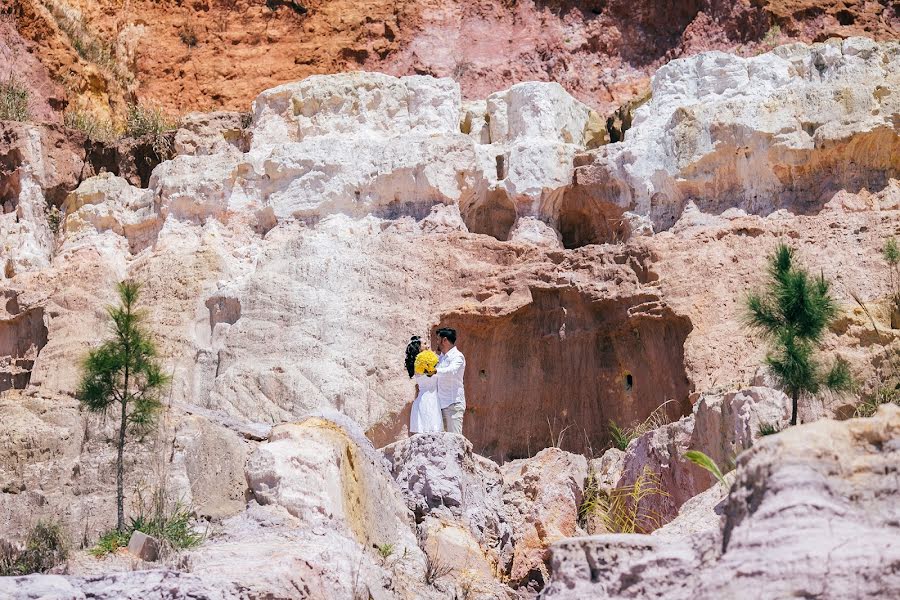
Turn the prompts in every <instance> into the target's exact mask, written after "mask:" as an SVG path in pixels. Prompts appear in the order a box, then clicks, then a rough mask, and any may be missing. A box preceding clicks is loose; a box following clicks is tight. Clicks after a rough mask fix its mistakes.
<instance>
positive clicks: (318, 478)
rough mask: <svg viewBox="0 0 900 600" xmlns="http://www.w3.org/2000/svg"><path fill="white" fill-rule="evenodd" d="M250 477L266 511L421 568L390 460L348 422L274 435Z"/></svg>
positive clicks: (288, 428) (252, 461)
mask: <svg viewBox="0 0 900 600" xmlns="http://www.w3.org/2000/svg"><path fill="white" fill-rule="evenodd" d="M335 421H337V422H335ZM338 423H340V424H338ZM245 473H246V477H247V483H248V484H249V486H250V491H251V492H252V494H253V498H254V499H255V500H256V501H257V502H258V503H259V504H261V505H276V506H280V507H282V508H284V509H285V510H287V512H288V513H290V514H291V515H292V516H293V517H295V518H297V519H298V520H299V521H300V522H302V523H305V524H307V526H310V527H312V526H315V525H320V526H322V525H327V526H330V527H337V528H338V530H340V531H341V532H343V533H344V534H346V535H349V536H350V537H351V538H353V539H355V540H356V541H357V543H359V544H360V545H362V546H363V547H364V548H371V547H373V546H377V545H382V544H388V543H390V544H393V545H394V546H395V548H396V551H397V552H399V553H402V554H409V555H411V556H413V557H417V558H418V559H419V560H421V551H420V550H419V547H418V544H417V541H416V536H415V534H414V533H413V519H412V513H411V512H410V511H409V510H408V509H407V507H406V503H405V501H404V499H403V496H402V495H401V493H400V489H399V488H398V487H397V484H396V483H395V482H394V480H393V478H392V477H391V474H390V472H389V471H388V470H387V466H386V464H385V462H384V458H383V457H382V456H381V455H380V454H378V453H377V451H375V449H374V448H373V447H372V445H371V443H370V442H369V441H368V440H367V439H366V438H365V437H364V436H363V435H362V433H361V432H360V431H358V426H356V425H355V424H354V423H353V422H352V421H350V420H349V419H347V418H346V417H343V416H342V415H337V414H335V415H330V417H329V418H327V419H326V418H322V417H310V418H308V419H306V420H304V421H303V422H301V423H299V424H292V423H291V424H283V425H279V426H277V427H275V428H274V429H273V430H272V434H271V435H270V436H269V441H268V442H267V443H265V444H263V445H261V446H259V447H258V448H257V449H256V451H255V452H254V453H253V454H251V455H250V457H249V458H248V459H247V465H246V467H245Z"/></svg>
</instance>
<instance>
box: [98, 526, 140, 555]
mask: <svg viewBox="0 0 900 600" xmlns="http://www.w3.org/2000/svg"><path fill="white" fill-rule="evenodd" d="M133 532H134V529H131V530H126V531H116V530H115V529H113V530H110V531H107V532H106V533H104V534H103V535H101V536H100V539H99V540H98V541H97V545H96V546H94V547H93V548H91V550H90V552H91V554H93V555H94V556H96V557H97V558H102V557H104V556H106V555H107V554H112V553H114V552H115V551H116V550H118V549H119V548H124V547H126V546H127V545H128V540H130V539H131V534H132V533H133Z"/></svg>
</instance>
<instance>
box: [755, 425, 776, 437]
mask: <svg viewBox="0 0 900 600" xmlns="http://www.w3.org/2000/svg"><path fill="white" fill-rule="evenodd" d="M780 432H781V429H779V428H778V427H777V426H775V425H772V424H771V423H760V424H759V435H762V436H766V435H775V434H776V433H780Z"/></svg>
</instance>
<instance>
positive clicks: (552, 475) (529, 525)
mask: <svg viewBox="0 0 900 600" xmlns="http://www.w3.org/2000/svg"><path fill="white" fill-rule="evenodd" d="M587 473H588V470H587V460H586V459H585V458H584V457H583V456H580V455H577V454H571V453H569V452H564V451H563V450H560V449H559V448H545V449H544V450H541V451H540V452H538V453H537V454H536V455H534V456H533V457H532V458H528V459H522V460H514V461H511V462H508V463H506V464H504V465H503V485H504V491H503V501H504V503H506V504H507V505H508V510H509V514H510V517H509V518H510V521H511V523H512V529H513V537H514V539H515V546H514V549H513V559H512V565H511V567H510V574H509V577H510V580H511V581H513V582H514V583H515V584H516V585H517V586H523V587H529V586H531V587H536V588H537V589H540V588H541V587H542V586H543V585H544V583H546V581H547V579H548V578H549V572H548V569H547V565H546V564H545V563H547V562H548V560H549V557H550V554H549V546H550V544H552V543H553V542H555V541H557V540H560V539H563V538H567V537H572V536H576V535H582V534H583V533H584V532H583V531H582V530H581V527H580V526H579V525H578V509H579V507H580V506H581V501H582V498H583V496H582V492H583V490H584V482H585V479H586V478H587Z"/></svg>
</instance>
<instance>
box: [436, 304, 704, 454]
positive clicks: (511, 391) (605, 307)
mask: <svg viewBox="0 0 900 600" xmlns="http://www.w3.org/2000/svg"><path fill="white" fill-rule="evenodd" d="M532 296H533V302H531V303H530V304H528V305H526V306H523V307H521V308H519V309H518V310H516V311H514V312H512V313H509V314H504V315H502V316H493V315H481V314H462V313H460V314H450V315H445V316H444V318H442V319H441V325H442V326H449V327H454V328H456V329H457V331H458V334H459V348H460V349H461V350H462V352H463V353H464V354H465V356H466V362H467V366H466V379H465V385H466V401H467V409H466V418H465V424H464V431H465V435H466V437H467V438H469V439H470V440H471V441H472V443H473V444H474V446H475V451H476V452H477V453H479V454H482V455H483V456H488V457H490V458H493V459H494V460H498V461H501V462H502V461H506V460H511V459H516V458H522V457H526V456H532V455H534V454H535V453H536V452H538V451H539V450H541V449H543V448H546V447H548V446H551V445H559V446H560V447H561V448H563V449H565V450H569V451H572V452H578V453H589V452H591V451H593V452H594V453H595V454H599V452H600V451H602V450H603V449H604V448H605V447H606V446H607V445H608V443H609V422H610V421H615V422H616V423H617V424H618V425H631V424H633V423H636V422H639V421H642V420H644V419H646V418H647V417H648V416H649V415H650V414H651V413H652V412H653V411H654V410H655V409H656V408H657V407H659V406H660V405H661V404H663V403H664V402H666V401H667V400H670V399H674V400H675V402H671V403H669V404H668V405H667V408H666V409H664V410H666V411H667V416H668V417H669V418H672V419H677V418H678V417H680V416H682V415H683V414H687V412H689V410H690V406H689V403H688V401H687V397H688V394H689V393H690V382H689V380H688V378H687V374H686V372H685V368H684V341H685V339H686V338H687V335H688V333H690V331H691V329H692V325H691V322H690V320H689V319H687V318H686V317H683V316H679V315H676V314H675V313H674V312H672V311H671V309H669V308H668V307H667V306H665V305H663V304H661V303H659V302H656V301H654V299H652V298H645V297H633V298H618V299H612V300H610V299H607V300H592V299H591V298H590V297H588V296H587V295H586V294H584V293H582V292H580V291H578V290H576V289H573V288H563V289H558V288H555V289H533V290H532Z"/></svg>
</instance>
